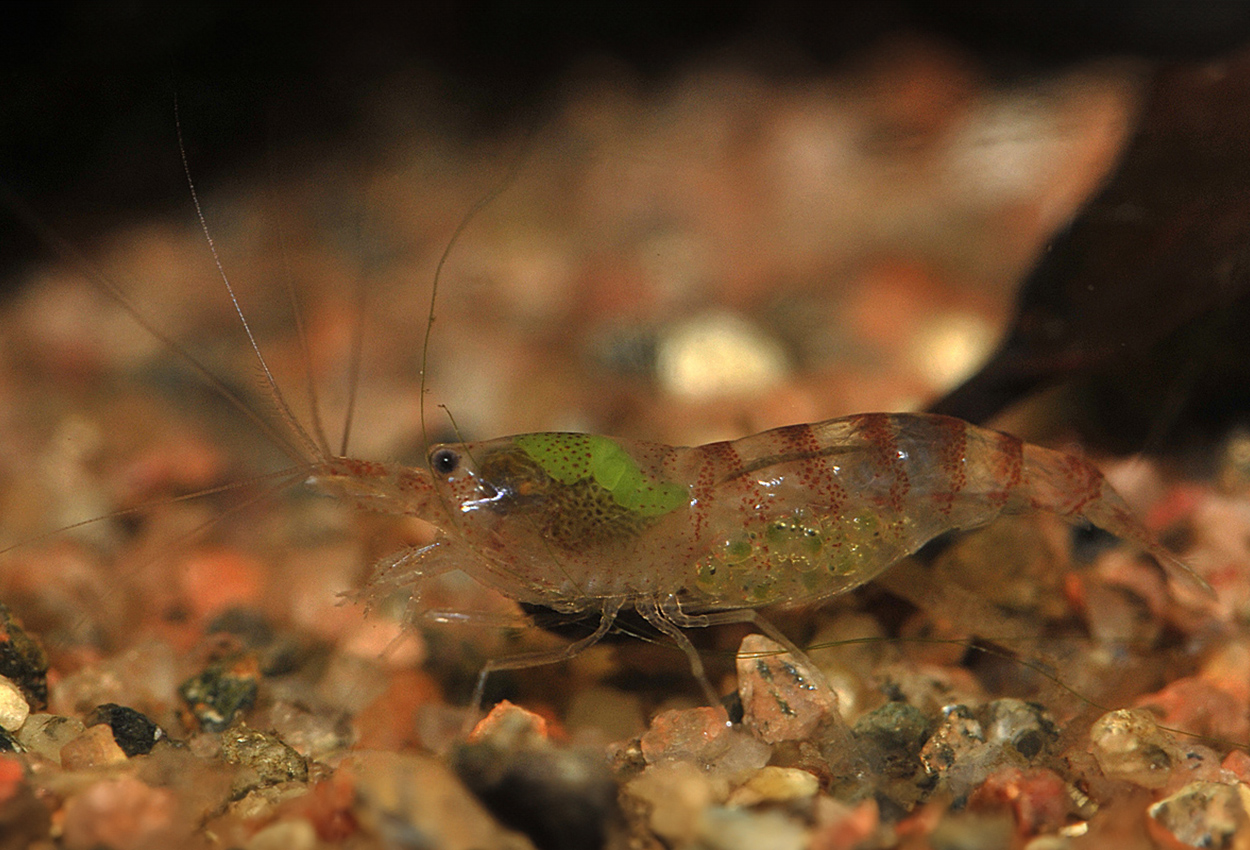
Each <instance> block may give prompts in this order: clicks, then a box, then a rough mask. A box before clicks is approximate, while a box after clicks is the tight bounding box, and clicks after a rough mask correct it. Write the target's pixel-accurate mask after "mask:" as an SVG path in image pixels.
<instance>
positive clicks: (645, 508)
mask: <svg viewBox="0 0 1250 850" xmlns="http://www.w3.org/2000/svg"><path fill="white" fill-rule="evenodd" d="M514 441H515V444H516V446H517V447H518V448H520V449H521V450H523V451H524V452H525V453H526V454H527V455H529V456H530V457H531V458H532V459H533V460H534V461H535V462H536V463H537V464H538V465H539V466H541V467H542V469H543V471H544V472H546V473H547V475H549V476H551V478H552V479H554V480H555V481H558V482H560V483H561V484H564V485H574V484H577V483H578V482H581V481H592V482H594V483H595V484H596V485H598V486H599V487H602V488H603V489H604V490H606V491H607V492H608V493H610V494H611V497H612V500H613V501H614V502H615V503H616V504H618V505H620V506H621V507H623V508H626V509H627V510H630V511H633V512H634V513H636V514H639V515H641V516H644V517H655V516H661V515H663V514H666V513H669V512H670V511H674V510H676V509H677V508H679V507H681V506H683V505H685V504H686V503H687V502H688V501H689V498H690V497H689V494H688V493H687V492H686V488H684V487H681V486H679V485H677V484H673V483H671V482H668V481H656V480H655V479H654V478H651V477H650V476H648V475H647V474H646V473H644V472H643V471H642V469H640V468H639V466H638V464H637V462H636V461H635V460H634V459H633V458H632V457H630V456H629V453H628V452H626V451H625V450H624V449H623V448H621V446H620V445H619V444H617V443H616V442H615V441H614V440H610V439H608V438H607V437H599V436H596V435H593V434H560V433H551V434H524V435H522V436H519V437H516V438H514Z"/></svg>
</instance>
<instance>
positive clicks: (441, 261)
mask: <svg viewBox="0 0 1250 850" xmlns="http://www.w3.org/2000/svg"><path fill="white" fill-rule="evenodd" d="M533 138H534V132H533V131H531V132H530V134H529V136H527V137H526V139H525V142H524V144H523V145H522V147H521V152H520V154H519V155H518V156H517V158H516V159H515V160H514V161H513V163H512V165H511V166H509V168H508V170H507V172H506V173H505V174H504V176H503V177H502V178H500V180H499V182H498V183H496V184H495V185H494V186H492V187H491V188H490V190H489V191H488V192H487V193H486V194H485V195H483V196H482V197H480V198H478V199H477V200H476V201H475V202H474V203H473V206H471V207H469V211H468V212H466V213H465V214H464V216H463V217H462V218H461V219H460V223H459V224H457V225H456V229H455V230H454V231H452V234H451V238H450V239H448V240H447V245H446V247H444V248H443V253H442V255H441V256H440V257H439V258H438V265H436V266H435V267H434V283H433V285H432V286H431V287H430V310H429V313H428V315H427V316H426V321H425V338H424V339H423V340H422V342H421V400H420V402H419V409H420V416H421V442H422V443H424V444H425V445H427V446H428V445H429V444H430V436H429V433H428V431H427V429H426V424H425V394H426V372H427V371H428V370H427V369H426V366H427V365H428V363H429V359H430V338H431V336H432V335H433V333H434V308H435V305H436V304H437V303H438V284H439V281H440V280H442V276H443V266H444V265H446V264H447V258H448V257H450V256H451V251H452V249H453V248H455V247H456V243H457V242H459V241H460V237H461V235H463V234H464V232H465V230H467V229H468V227H469V224H470V223H471V222H472V221H473V219H475V218H477V215H478V213H480V212H481V211H482V210H484V209H486V207H487V205H489V204H490V203H491V202H493V201H494V200H495V198H498V197H499V196H500V195H502V194H503V193H504V191H505V190H506V189H507V188H508V187H509V186H511V185H512V183H513V181H515V180H516V176H517V174H518V173H520V171H521V166H522V165H524V164H525V161H526V159H528V155H529V146H530V142H531V141H532V140H533Z"/></svg>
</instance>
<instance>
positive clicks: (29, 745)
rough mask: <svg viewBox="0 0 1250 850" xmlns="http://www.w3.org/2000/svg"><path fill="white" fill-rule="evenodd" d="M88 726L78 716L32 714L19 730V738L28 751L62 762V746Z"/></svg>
mask: <svg viewBox="0 0 1250 850" xmlns="http://www.w3.org/2000/svg"><path fill="white" fill-rule="evenodd" d="M86 728H87V727H86V726H85V725H83V722H82V721H81V720H79V719H78V718H76V717H62V716H61V715H59V714H32V715H31V716H30V717H28V718H26V722H25V723H24V724H22V728H21V729H19V730H18V732H17V739H18V741H20V742H21V744H22V746H24V747H25V748H26V749H27V750H28V751H30V752H32V753H38V754H39V755H41V756H44V757H45V758H48V759H51V760H52V761H55V762H60V760H61V748H62V747H64V746H65V745H66V744H68V743H69V742H70V741H72V740H74V739H75V738H77V737H78V736H79V735H81V734H82V733H83V731H84V730H85V729H86Z"/></svg>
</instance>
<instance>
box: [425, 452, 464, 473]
mask: <svg viewBox="0 0 1250 850" xmlns="http://www.w3.org/2000/svg"><path fill="white" fill-rule="evenodd" d="M459 465H460V455H458V454H457V453H456V452H454V451H453V450H451V449H436V450H435V451H434V452H433V453H432V454H431V455H430V466H431V467H432V468H433V469H434V471H435V472H437V473H438V474H439V475H450V474H451V473H453V472H455V471H456V467H457V466H459Z"/></svg>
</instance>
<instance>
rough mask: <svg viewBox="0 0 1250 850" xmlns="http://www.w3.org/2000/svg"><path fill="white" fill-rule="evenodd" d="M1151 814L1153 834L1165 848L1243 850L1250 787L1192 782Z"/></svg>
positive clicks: (1249, 817)
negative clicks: (1239, 838)
mask: <svg viewBox="0 0 1250 850" xmlns="http://www.w3.org/2000/svg"><path fill="white" fill-rule="evenodd" d="M1148 813H1149V815H1150V820H1149V821H1148V823H1149V825H1150V828H1151V832H1152V833H1154V834H1155V837H1156V839H1161V842H1160V843H1165V846H1166V844H1176V843H1179V844H1180V845H1182V846H1186V847H1210V848H1234V847H1236V848H1238V850H1240V848H1241V847H1243V846H1244V844H1243V843H1241V842H1239V841H1238V840H1237V839H1238V836H1240V837H1241V838H1243V839H1244V838H1245V835H1246V834H1247V832H1246V831H1247V830H1250V787H1248V786H1246V785H1244V784H1242V783H1240V782H1239V783H1237V784H1235V785H1224V784H1222V783H1217V782H1191V783H1189V784H1188V785H1186V786H1185V787H1184V788H1182V789H1181V790H1180V791H1178V792H1176V793H1175V794H1173V795H1172V796H1170V797H1167V798H1166V799H1163V800H1160V801H1159V802H1157V803H1155V804H1154V805H1153V806H1151V807H1150V809H1149V810H1148ZM1160 833H1162V834H1160ZM1168 839H1171V840H1170V841H1169V840H1168Z"/></svg>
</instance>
